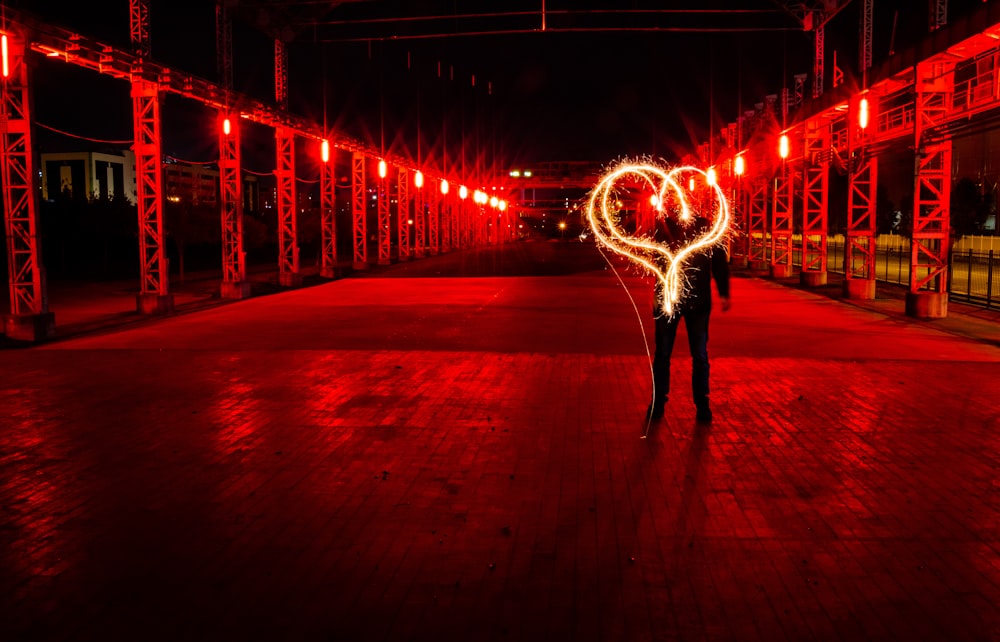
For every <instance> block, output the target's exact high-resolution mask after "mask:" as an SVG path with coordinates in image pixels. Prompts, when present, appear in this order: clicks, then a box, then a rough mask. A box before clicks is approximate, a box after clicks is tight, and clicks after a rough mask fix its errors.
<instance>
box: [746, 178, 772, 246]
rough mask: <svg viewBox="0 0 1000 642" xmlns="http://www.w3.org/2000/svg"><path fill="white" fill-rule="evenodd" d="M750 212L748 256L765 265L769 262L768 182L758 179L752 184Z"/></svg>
mask: <svg viewBox="0 0 1000 642" xmlns="http://www.w3.org/2000/svg"><path fill="white" fill-rule="evenodd" d="M749 200H750V211H749V225H748V227H747V237H748V238H747V244H748V249H747V254H748V256H749V260H750V261H752V262H755V263H760V264H763V263H765V262H766V261H767V243H766V238H767V236H766V235H767V180H766V179H764V178H756V179H754V180H753V181H752V182H751V183H750V197H749Z"/></svg>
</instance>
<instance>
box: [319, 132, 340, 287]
mask: <svg viewBox="0 0 1000 642" xmlns="http://www.w3.org/2000/svg"><path fill="white" fill-rule="evenodd" d="M335 167H336V162H335V161H334V157H333V152H332V150H330V151H329V152H328V153H327V157H326V158H322V159H321V162H320V166H319V215H320V267H319V274H320V276H322V277H323V278H325V279H333V278H336V276H337V192H336V187H337V177H336V175H335V174H336V172H335Z"/></svg>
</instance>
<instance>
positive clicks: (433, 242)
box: [427, 186, 441, 254]
mask: <svg viewBox="0 0 1000 642" xmlns="http://www.w3.org/2000/svg"><path fill="white" fill-rule="evenodd" d="M440 220H441V192H440V190H438V189H436V186H431V200H430V207H428V208H427V249H428V251H429V252H430V253H431V254H437V253H438V252H440V251H441V245H440V241H441V239H440V237H439V235H438V232H439V229H440V226H439V223H440Z"/></svg>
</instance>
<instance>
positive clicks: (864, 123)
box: [858, 98, 868, 129]
mask: <svg viewBox="0 0 1000 642" xmlns="http://www.w3.org/2000/svg"><path fill="white" fill-rule="evenodd" d="M858 127H860V128H861V129H867V128H868V99H867V98H862V99H861V102H860V103H858Z"/></svg>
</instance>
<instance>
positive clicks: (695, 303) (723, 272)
mask: <svg viewBox="0 0 1000 642" xmlns="http://www.w3.org/2000/svg"><path fill="white" fill-rule="evenodd" d="M707 227H708V221H706V220H705V219H698V220H697V222H695V223H693V224H692V225H691V226H688V227H685V226H683V225H681V224H680V223H678V222H676V221H675V220H673V219H668V220H666V221H664V220H663V219H660V222H659V224H658V226H657V230H656V234H655V238H656V240H658V241H660V242H661V243H667V244H668V245H669V246H670V248H671V251H672V252H675V253H676V252H677V251H678V249H680V248H682V247H683V246H684V244H685V243H686V242H687V240H688V239H689V238H693V237H695V236H698V235H700V234H703V233H704V231H705V230H706V229H707ZM662 269H664V271H665V270H666V266H665V265H664V266H662ZM682 271H683V275H684V278H685V280H686V283H687V285H686V287H685V288H684V290H683V293H682V298H681V300H680V301H678V302H677V304H676V309H677V311H678V312H684V311H688V310H707V309H710V308H711V307H712V279H713V278H715V283H716V287H718V289H719V296H721V297H723V298H729V257H728V256H727V255H726V250H725V248H723V247H721V246H720V245H713V246H711V247H708V248H705V249H704V250H702V251H699V252H695V253H694V254H690V255H688V257H687V259H686V260H685V261H684V265H683V266H682ZM662 304H663V284H662V283H661V282H660V280H659V279H657V280H656V290H655V297H654V306H655V307H654V313H656V314H660V313H661V311H662Z"/></svg>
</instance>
